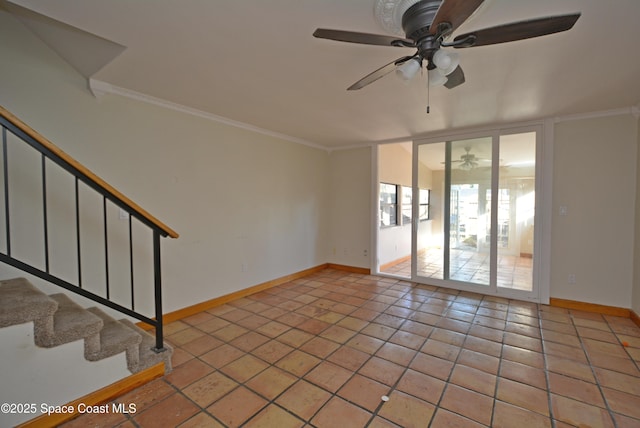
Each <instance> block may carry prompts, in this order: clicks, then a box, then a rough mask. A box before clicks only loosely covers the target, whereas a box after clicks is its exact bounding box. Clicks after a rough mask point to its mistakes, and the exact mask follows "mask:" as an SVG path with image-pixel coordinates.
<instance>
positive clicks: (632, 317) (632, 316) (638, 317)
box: [631, 311, 640, 327]
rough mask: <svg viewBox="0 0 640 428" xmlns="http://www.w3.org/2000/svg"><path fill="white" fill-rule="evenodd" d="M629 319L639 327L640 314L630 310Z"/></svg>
mask: <svg viewBox="0 0 640 428" xmlns="http://www.w3.org/2000/svg"><path fill="white" fill-rule="evenodd" d="M631 321H633V322H634V323H636V325H637V326H638V327H640V316H639V315H638V314H636V313H635V312H634V311H631Z"/></svg>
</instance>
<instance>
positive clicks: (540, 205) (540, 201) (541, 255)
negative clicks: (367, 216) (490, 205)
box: [371, 119, 554, 304]
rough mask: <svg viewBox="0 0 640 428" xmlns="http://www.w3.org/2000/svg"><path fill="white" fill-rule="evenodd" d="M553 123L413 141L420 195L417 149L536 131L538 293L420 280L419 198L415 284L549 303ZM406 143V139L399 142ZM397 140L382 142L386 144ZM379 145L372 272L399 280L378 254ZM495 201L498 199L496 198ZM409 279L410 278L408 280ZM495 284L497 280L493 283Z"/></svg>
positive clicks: (416, 204)
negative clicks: (383, 269)
mask: <svg viewBox="0 0 640 428" xmlns="http://www.w3.org/2000/svg"><path fill="white" fill-rule="evenodd" d="M553 125H554V123H553V120H552V119H547V120H543V121H533V122H526V123H519V124H512V125H506V126H502V127H486V128H477V129H472V130H466V131H460V132H453V133H438V134H433V135H431V136H427V137H421V138H416V139H414V140H413V160H412V170H413V171H412V176H413V186H412V187H413V192H414V194H417V193H416V192H417V191H418V190H417V188H418V183H417V181H418V178H417V177H418V175H417V162H418V151H417V148H418V146H419V145H421V144H426V143H437V142H444V141H456V140H464V139H470V138H478V137H492V138H493V139H494V140H493V144H494V146H495V144H496V139H499V137H500V136H501V135H509V134H518V133H525V132H533V131H535V132H536V168H535V171H536V186H535V189H536V195H535V206H536V213H535V220H534V224H535V228H534V263H533V272H532V274H533V283H534V292H532V293H529V292H524V293H523V292H522V291H519V290H511V289H506V288H498V287H489V289H485V288H478V286H474V285H471V284H468V283H464V282H458V281H452V280H448V281H444V280H438V279H432V278H427V279H426V280H424V278H419V277H418V276H417V274H416V270H417V269H416V257H417V242H416V236H417V227H418V222H419V216H418V215H417V214H418V209H419V201H418V198H414V199H413V200H414V202H413V215H412V219H413V223H412V244H411V252H412V269H411V270H412V274H411V278H410V280H411V281H412V282H416V283H421V284H428V285H434V286H442V287H446V288H451V289H455V290H460V291H470V292H474V293H480V294H489V295H497V296H499V297H504V298H509V299H519V300H526V301H534V302H538V303H543V304H548V303H549V296H550V278H551V258H550V253H551V251H550V250H551V217H552V180H553ZM400 141H406V139H403V140H398V142H400ZM391 142H393V141H389V142H385V143H379V144H386V143H391ZM379 144H375V145H374V146H373V150H372V157H371V159H372V192H371V193H372V198H371V199H372V206H373V210H372V212H373V219H374V221H373V222H372V238H373V239H372V242H373V251H372V254H373V255H375V257H372V258H371V259H372V263H371V271H372V272H373V273H375V274H376V275H380V276H389V277H393V278H397V276H394V275H388V274H385V273H382V272H380V271H379V266H378V263H377V254H378V219H377V213H378V212H379V207H378V181H379V177H378V150H377V148H378V145H379ZM493 161H494V162H499V153H498V151H497V150H493ZM494 175H495V177H493V179H494V180H496V181H497V180H498V176H497V175H496V174H494ZM492 199H495V198H492ZM492 213H494V214H492V215H496V216H497V210H492ZM493 235H494V236H495V237H494V236H492V239H497V235H496V234H495V233H494V234H493ZM492 247H493V249H492V251H497V248H496V246H492ZM492 260H493V261H492V263H495V260H497V258H496V257H495V256H493V255H492ZM491 268H492V275H495V266H492V267H491ZM405 279H406V278H405ZM493 283H495V281H493Z"/></svg>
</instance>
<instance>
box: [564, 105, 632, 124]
mask: <svg viewBox="0 0 640 428" xmlns="http://www.w3.org/2000/svg"><path fill="white" fill-rule="evenodd" d="M639 113H640V108H638V107H637V106H634V107H626V108H618V109H613V110H601V111H593V112H589V113H578V114H569V115H566V116H556V117H554V118H553V122H554V123H560V122H570V121H573V120H583V119H597V118H599V117H611V116H624V115H627V114H631V115H634V116H635V115H637V114H639Z"/></svg>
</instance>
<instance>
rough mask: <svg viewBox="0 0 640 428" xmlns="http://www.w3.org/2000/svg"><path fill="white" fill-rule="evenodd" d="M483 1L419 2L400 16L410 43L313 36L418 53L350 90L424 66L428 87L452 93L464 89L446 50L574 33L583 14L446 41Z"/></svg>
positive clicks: (321, 31) (343, 34)
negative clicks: (438, 85) (393, 73)
mask: <svg viewBox="0 0 640 428" xmlns="http://www.w3.org/2000/svg"><path fill="white" fill-rule="evenodd" d="M483 1H484V0H420V1H418V2H417V3H415V4H414V5H413V6H411V7H409V8H408V9H407V10H406V11H405V12H404V14H403V15H402V29H403V31H404V33H405V35H406V38H398V37H395V36H388V35H379V34H369V33H358V32H354V31H344V30H331V29H326V28H318V29H317V30H316V31H315V32H314V33H313V35H314V37H317V38H321V39H329V40H337V41H341V42H349V43H361V44H366V45H379V46H394V47H404V48H416V49H417V51H416V53H415V54H413V55H409V56H403V57H401V58H398V59H397V60H395V61H392V62H390V63H389V64H387V65H384V66H382V67H380V68H379V69H377V70H375V71H374V72H372V73H370V74H368V75H366V76H365V77H363V78H362V79H360V80H358V81H357V82H356V83H354V84H353V85H351V86H350V87H349V88H347V89H348V90H355V89H361V88H363V87H365V86H367V85H369V84H370V83H373V82H375V81H376V80H378V79H380V78H381V77H384V76H386V75H387V74H389V73H391V72H392V71H394V70H397V73H398V74H399V75H400V77H402V78H404V79H406V80H408V79H410V78H412V77H413V76H414V75H415V74H416V73H417V72H418V71H419V70H420V69H421V68H422V64H423V62H426V68H427V70H428V74H429V84H430V85H434V84H444V86H445V87H447V88H448V89H452V88H455V87H456V86H459V85H461V84H462V83H464V81H465V77H464V72H463V71H462V68H461V67H460V65H459V60H458V58H457V54H456V53H455V52H447V51H444V50H441V48H442V47H453V48H458V49H460V48H470V47H476V46H485V45H493V44H497V43H505V42H512V41H516V40H522V39H528V38H532V37H539V36H544V35H547V34H553V33H558V32H561V31H567V30H569V29H571V28H572V27H573V25H574V24H575V23H576V21H577V20H578V18H579V17H580V13H574V14H569V15H557V16H550V17H544V18H536V19H531V20H527V21H520V22H513V23H510V24H504V25H499V26H496V27H491V28H485V29H482V30H477V31H473V32H470V33H466V34H461V35H459V36H457V37H455V38H454V39H453V40H452V41H447V39H448V38H449V37H450V36H451V34H452V33H453V32H454V31H455V30H456V29H457V28H458V27H459V26H460V25H461V24H462V23H463V22H465V21H466V20H467V18H469V17H470V16H471V15H472V14H473V12H475V10H476V9H478V7H480V5H481V4H482V3H483Z"/></svg>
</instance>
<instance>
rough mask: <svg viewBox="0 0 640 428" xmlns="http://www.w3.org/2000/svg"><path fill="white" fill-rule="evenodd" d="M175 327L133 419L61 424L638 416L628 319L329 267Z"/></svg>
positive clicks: (637, 338) (617, 420)
mask: <svg viewBox="0 0 640 428" xmlns="http://www.w3.org/2000/svg"><path fill="white" fill-rule="evenodd" d="M166 334H167V340H168V341H169V342H171V343H172V344H173V345H174V346H175V347H176V351H175V354H174V357H173V364H174V370H173V372H172V373H171V374H169V375H167V376H165V377H164V378H161V379H158V380H155V381H153V382H151V383H149V384H147V385H145V386H142V387H140V388H138V389H136V390H134V391H132V392H130V393H128V394H126V395H125V396H123V397H120V398H119V399H118V400H116V401H117V402H119V403H126V404H129V403H135V404H136V407H137V412H136V413H135V414H129V415H126V416H125V415H117V414H116V415H114V414H110V415H102V416H99V415H85V416H81V417H80V418H77V419H75V420H73V421H71V422H69V423H67V424H66V425H65V427H76V426H77V427H88V426H100V427H115V426H120V427H136V426H138V427H163V426H167V427H174V426H181V427H224V426H227V427H238V426H242V427H276V428H287V427H302V426H307V427H319V428H324V427H340V428H343V427H365V426H368V427H376V428H378V427H398V426H399V427H482V426H494V427H517V428H520V427H527V428H529V427H558V428H565V427H572V426H573V427H576V426H579V427H594V428H595V427H619V428H622V427H640V370H639V365H640V328H638V327H637V326H636V325H635V324H634V323H633V322H632V321H631V320H630V319H626V318H618V317H611V316H602V315H599V314H594V313H587V312H580V311H570V310H565V309H560V308H554V307H549V306H543V305H540V306H538V305H536V304H532V303H525V302H520V301H515V300H506V299H501V298H495V297H488V296H482V295H478V294H471V293H465V292H458V291H453V290H448V289H442V288H436V287H431V286H423V285H415V284H412V283H409V282H405V281H398V280H393V279H389V278H381V277H374V276H368V275H360V274H352V273H346V272H342V271H335V270H331V269H326V270H324V271H321V272H319V273H317V274H313V275H310V276H308V277H305V278H302V279H299V280H295V281H292V282H290V283H287V284H284V285H282V286H279V287H275V288H272V289H270V290H267V291H264V292H261V293H258V294H255V295H252V296H250V297H247V298H243V299H240V300H236V301H234V302H231V303H228V304H226V305H223V306H219V307H217V308H214V309H211V310H209V311H206V312H202V313H199V314H196V315H193V316H191V317H189V318H186V319H184V320H181V321H177V322H174V323H172V324H169V325H167V326H166ZM625 345H627V346H625ZM383 396H387V397H388V401H383V400H382V397H383Z"/></svg>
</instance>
